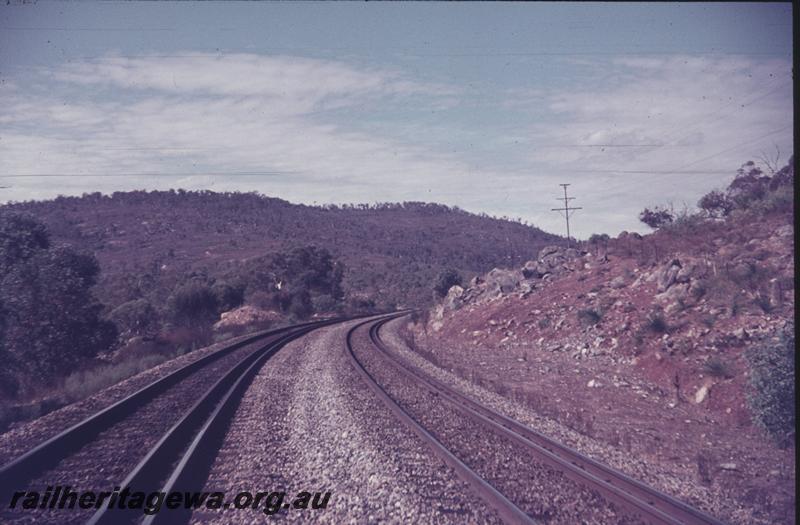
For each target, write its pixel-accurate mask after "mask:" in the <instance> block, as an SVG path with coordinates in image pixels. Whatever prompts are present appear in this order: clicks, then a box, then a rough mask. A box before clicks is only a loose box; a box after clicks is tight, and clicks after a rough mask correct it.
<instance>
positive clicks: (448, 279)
mask: <svg viewBox="0 0 800 525" xmlns="http://www.w3.org/2000/svg"><path fill="white" fill-rule="evenodd" d="M456 285H459V286H460V285H461V275H460V274H459V273H458V271H457V270H456V269H454V268H446V269H445V270H442V272H441V273H439V275H438V276H437V277H436V281H434V283H433V291H434V292H435V293H436V295H437V296H439V297H444V296H445V295H447V292H448V291H449V290H450V288H452V287H453V286H456Z"/></svg>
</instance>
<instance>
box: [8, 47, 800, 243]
mask: <svg viewBox="0 0 800 525" xmlns="http://www.w3.org/2000/svg"><path fill="white" fill-rule="evenodd" d="M552 60H553V63H552V64H550V65H551V66H552V68H553V69H554V70H555V71H557V72H559V74H560V73H562V72H563V73H568V74H564V75H560V78H572V79H573V82H572V83H571V84H570V83H566V84H564V83H563V82H559V83H558V85H556V83H551V82H549V81H548V80H547V79H546V78H543V79H537V80H536V82H535V83H533V84H529V85H523V83H518V84H514V85H505V86H506V87H505V88H503V87H502V86H500V87H498V85H491V84H489V83H487V85H486V86H483V87H480V86H477V87H476V86H472V87H462V86H460V85H452V84H448V83H443V82H441V81H439V80H438V79H431V78H423V77H421V76H420V74H419V73H415V74H414V75H411V74H410V73H409V72H408V71H404V70H399V69H395V68H389V67H374V66H364V65H355V64H353V63H348V62H345V61H343V60H321V59H312V58H305V57H290V56H273V55H256V54H245V53H241V54H226V55H214V54H201V53H181V54H178V55H170V56H147V55H145V56H138V57H122V56H114V55H109V56H107V57H104V58H100V59H93V60H83V61H77V62H73V63H68V64H64V65H61V66H58V67H54V68H49V69H39V70H35V74H34V75H33V76H31V77H30V78H26V79H22V78H15V79H14V83H13V84H12V83H11V82H7V83H6V84H3V85H0V94H2V95H3V99H4V104H3V105H2V106H0V125H2V128H3V130H2V133H1V134H0V174H6V175H7V174H15V175H57V174H71V175H73V177H72V178H63V177H62V178H49V177H35V178H34V177H31V178H13V179H8V178H3V179H0V180H2V181H3V184H2V185H7V182H6V181H11V182H10V183H11V184H12V185H13V188H12V189H10V190H9V189H3V190H2V191H3V193H0V197H5V198H9V199H15V200H21V199H29V198H47V197H53V196H55V195H57V194H59V193H71V194H74V193H81V192H83V191H114V190H123V189H134V188H148V189H165V188H169V187H178V186H180V187H184V188H187V189H199V188H211V189H215V190H244V191H247V190H257V191H261V192H263V193H267V194H270V195H275V196H279V197H282V198H286V199H289V200H292V201H295V202H307V203H310V202H314V201H316V202H319V203H323V202H374V201H402V200H432V201H439V202H444V203H447V204H454V205H458V206H461V207H463V208H465V209H468V210H471V211H476V212H480V211H484V212H487V213H493V214H497V215H508V216H511V217H522V218H524V219H528V220H530V221H532V222H534V223H535V224H536V225H537V226H540V227H543V228H545V229H547V230H549V231H554V232H561V230H562V226H563V221H562V219H560V218H559V216H558V215H557V214H556V213H554V212H551V211H550V208H552V207H553V205H554V204H555V203H556V201H555V200H554V197H557V196H558V191H559V190H560V188H559V187H558V184H559V183H561V182H570V183H572V184H573V186H572V187H571V192H574V194H575V196H577V197H578V199H579V200H578V201H576V203H577V204H578V205H582V206H584V208H585V209H584V211H582V212H580V215H578V216H576V219H575V223H574V230H573V231H574V232H577V235H579V236H584V237H585V236H588V235H589V234H591V233H593V232H608V233H616V232H618V231H620V230H622V229H628V230H639V231H642V229H643V228H644V227H643V226H641V225H640V224H638V221H637V219H636V216H637V214H638V212H639V210H641V208H643V207H644V206H646V205H651V204H656V203H663V202H666V201H668V200H672V201H674V202H675V203H676V204H680V203H681V202H683V201H686V202H687V203H689V204H691V203H694V202H696V201H697V199H698V198H699V196H700V195H702V194H703V193H705V192H707V191H708V190H710V189H712V188H713V187H715V186H721V185H724V184H726V183H727V182H728V181H729V179H730V178H731V176H732V175H733V173H734V172H735V169H736V168H737V167H738V166H739V164H741V163H742V162H744V161H746V160H748V159H750V158H753V157H754V156H755V155H757V153H758V152H759V151H761V150H765V149H770V148H771V147H772V146H771V145H772V142H773V141H775V143H777V144H779V145H780V146H781V149H782V151H784V152H786V153H788V152H789V151H790V150H791V145H792V135H791V124H792V116H791V111H790V109H791V107H792V106H791V104H792V98H791V89H792V84H791V64H790V63H789V62H787V61H782V60H754V59H751V58H742V57H732V56H723V57H708V56H704V57H693V56H686V57H682V56H658V57H630V56H628V57H616V58H614V57H611V58H609V59H600V60H595V61H592V62H585V61H584V62H581V61H577V60H574V59H571V58H565V59H559V58H553V59H552ZM559 60H562V62H558V61H559ZM559 68H561V69H559ZM23 86H24V87H23ZM782 127H787V129H786V130H785V131H782V132H780V133H776V134H775V133H774V134H771V135H769V133H770V132H773V131H774V130H776V129H779V128H782ZM738 144H742V147H740V148H739V147H737V148H733V149H732V147H733V146H736V145H738ZM706 159H707V160H706ZM784 160H785V157H784ZM697 161H701V162H699V163H697V164H696V165H692V162H697ZM686 165H689V166H690V167H689V168H683V167H684V166H686ZM670 170H672V171H678V172H682V171H685V172H687V173H670ZM631 172H635V173H631ZM159 174H162V175H159ZM163 174H172V175H174V176H164V175H163ZM97 175H102V177H98V176H97Z"/></svg>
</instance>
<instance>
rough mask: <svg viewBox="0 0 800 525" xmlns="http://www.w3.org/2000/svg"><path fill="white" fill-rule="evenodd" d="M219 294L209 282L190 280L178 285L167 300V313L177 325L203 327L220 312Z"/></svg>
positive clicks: (212, 320) (211, 321)
mask: <svg viewBox="0 0 800 525" xmlns="http://www.w3.org/2000/svg"><path fill="white" fill-rule="evenodd" d="M218 308H219V303H218V302H217V296H216V295H215V294H214V292H213V291H212V290H211V287H210V286H208V284H205V283H203V282H201V281H198V280H190V281H188V282H186V283H184V284H181V285H178V286H177V287H176V288H175V290H173V292H172V295H170V297H169V299H168V300H167V314H168V316H169V319H170V321H171V322H172V323H173V324H175V325H176V326H185V327H203V326H206V325H210V324H211V323H213V322H214V321H215V320H216V319H217V316H218V314H219V310H218Z"/></svg>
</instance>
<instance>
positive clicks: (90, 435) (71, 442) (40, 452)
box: [0, 321, 333, 501]
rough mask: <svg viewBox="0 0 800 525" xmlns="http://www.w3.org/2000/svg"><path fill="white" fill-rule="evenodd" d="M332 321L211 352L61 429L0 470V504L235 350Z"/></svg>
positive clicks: (259, 335)
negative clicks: (31, 481) (173, 388)
mask: <svg viewBox="0 0 800 525" xmlns="http://www.w3.org/2000/svg"><path fill="white" fill-rule="evenodd" d="M326 322H333V321H314V322H311V323H304V324H302V325H294V326H289V327H284V328H278V329H275V330H269V331H263V332H259V333H256V334H255V335H252V336H250V337H247V338H245V339H242V340H240V341H237V342H236V343H234V344H231V345H228V346H225V347H224V348H221V349H219V350H217V351H215V352H213V353H210V354H208V355H206V356H203V357H202V358H200V359H198V360H196V361H193V362H191V363H188V364H186V365H184V366H182V367H181V368H179V369H177V370H175V371H173V372H171V373H169V374H167V375H166V376H164V377H162V378H159V379H157V380H155V381H153V382H152V383H150V384H148V385H146V386H144V387H142V388H140V389H139V390H137V391H136V392H134V393H132V394H130V395H128V396H126V397H124V398H123V399H121V400H119V401H117V402H115V403H113V404H111V405H109V406H108V407H105V408H103V409H101V410H100V411H98V412H96V413H94V414H92V415H90V416H88V417H86V418H84V419H83V420H81V421H80V422H78V423H76V424H75V425H73V426H71V427H69V428H67V429H65V430H63V431H62V432H60V433H58V434H56V435H55V436H53V437H51V438H49V439H47V440H46V441H44V442H43V443H40V444H39V445H37V446H35V447H34V448H32V449H31V450H29V451H27V452H25V453H23V454H22V455H20V456H18V457H17V458H15V459H13V460H11V461H10V462H8V463H6V464H5V465H3V466H2V467H0V501H5V500H6V499H7V497H8V495H9V492H10V491H13V490H18V489H19V487H20V485H21V484H22V483H25V482H27V481H29V480H31V479H33V478H35V477H36V476H37V475H39V474H41V473H42V472H45V471H47V470H49V469H50V468H53V466H54V465H56V464H57V463H58V462H59V461H60V460H62V459H63V458H65V457H68V456H69V455H71V454H72V453H74V452H75V451H77V450H78V449H80V448H81V447H83V446H85V445H86V444H88V443H90V442H92V440H94V438H95V437H96V436H97V435H98V434H99V433H101V432H103V431H104V430H107V429H108V428H110V427H112V426H113V425H114V424H115V423H117V422H119V421H121V420H122V419H124V418H125V417H128V416H129V415H130V414H132V413H133V412H135V411H136V410H137V409H138V408H140V407H142V406H143V405H145V404H146V403H148V402H149V401H151V400H152V399H154V398H156V397H157V396H159V395H160V394H162V393H164V392H165V391H166V390H167V389H169V388H170V387H171V386H173V385H175V384H177V383H179V382H180V381H182V380H183V379H185V378H186V377H188V376H189V375H191V374H192V373H194V372H196V371H197V370H200V369H201V368H204V367H205V366H207V365H209V364H211V363H213V362H215V361H217V360H218V359H220V358H222V357H224V356H226V355H228V354H230V353H231V352H233V351H234V350H237V349H239V348H242V347H244V346H247V345H250V344H252V343H255V342H257V341H259V340H261V339H264V338H268V337H274V336H277V335H280V334H282V333H285V332H291V331H292V330H297V329H298V328H300V327H304V326H316V325H320V324H322V323H326Z"/></svg>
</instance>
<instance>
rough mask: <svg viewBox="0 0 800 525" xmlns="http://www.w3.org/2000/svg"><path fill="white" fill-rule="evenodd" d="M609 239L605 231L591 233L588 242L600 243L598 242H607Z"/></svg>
mask: <svg viewBox="0 0 800 525" xmlns="http://www.w3.org/2000/svg"><path fill="white" fill-rule="evenodd" d="M610 239H611V237H609V236H608V234H607V233H593V234H592V235H591V236H590V237H589V243H590V244H600V243H605V242H608V241H609V240H610Z"/></svg>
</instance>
